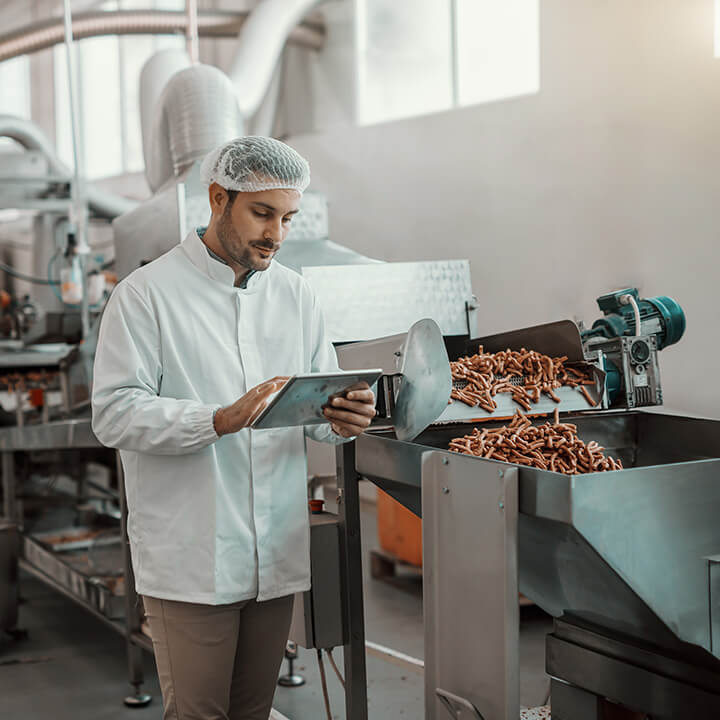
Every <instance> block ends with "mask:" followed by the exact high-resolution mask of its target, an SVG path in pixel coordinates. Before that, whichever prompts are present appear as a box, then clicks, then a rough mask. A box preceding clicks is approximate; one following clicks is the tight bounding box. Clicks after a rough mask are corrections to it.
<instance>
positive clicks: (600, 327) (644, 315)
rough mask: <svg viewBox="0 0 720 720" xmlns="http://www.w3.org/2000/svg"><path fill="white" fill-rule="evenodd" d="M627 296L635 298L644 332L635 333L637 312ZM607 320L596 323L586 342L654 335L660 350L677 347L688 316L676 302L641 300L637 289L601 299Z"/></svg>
mask: <svg viewBox="0 0 720 720" xmlns="http://www.w3.org/2000/svg"><path fill="white" fill-rule="evenodd" d="M627 296H631V297H632V298H634V300H635V302H636V303H637V306H638V309H639V311H640V332H636V331H635V309H634V307H633V305H632V303H631V302H628V301H627V300H626V297H627ZM597 304H598V307H599V308H600V309H601V310H602V311H603V315H604V317H601V318H600V319H599V320H596V321H595V322H594V323H593V326H592V328H591V329H589V330H584V331H583V332H582V339H583V342H585V341H587V340H589V339H590V338H595V337H604V338H608V339H611V338H616V337H623V336H627V337H632V336H633V335H646V336H647V335H650V336H653V337H654V338H655V342H656V343H657V349H658V350H662V349H663V348H666V347H668V345H674V344H675V343H676V342H678V340H680V338H682V336H683V333H684V332H685V313H684V312H683V309H682V308H681V307H680V305H678V303H677V302H676V301H675V300H673V299H672V298H669V297H665V296H660V297H654V298H647V299H642V300H641V299H640V295H639V293H638V291H637V288H627V289H625V290H616V291H615V292H612V293H608V294H607V295H602V296H601V297H599V298H598V299H597Z"/></svg>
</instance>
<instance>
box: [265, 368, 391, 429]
mask: <svg viewBox="0 0 720 720" xmlns="http://www.w3.org/2000/svg"><path fill="white" fill-rule="evenodd" d="M381 374H382V371H381V370H379V369H377V370H372V369H366V370H356V371H349V372H343V373H328V374H323V373H317V374H312V375H295V376H293V377H291V378H290V379H289V380H288V381H287V383H286V384H285V385H283V387H282V388H281V389H280V391H279V392H278V393H277V394H276V395H275V396H274V397H272V398H271V399H270V401H269V403H268V405H267V407H266V408H265V410H263V411H262V413H260V415H259V416H258V417H257V419H256V420H255V421H254V422H253V424H252V428H253V429H255V430H266V429H271V428H285V427H291V426H295V425H319V424H322V423H327V418H326V417H325V415H323V410H322V408H323V407H324V406H325V405H326V404H327V403H328V402H329V401H330V398H331V397H332V396H334V395H339V394H342V393H344V392H345V391H346V390H348V389H349V388H351V387H353V386H355V385H357V384H358V383H362V382H366V383H367V384H368V385H370V386H372V385H374V384H375V383H376V382H377V380H378V378H379V377H380V375H381Z"/></svg>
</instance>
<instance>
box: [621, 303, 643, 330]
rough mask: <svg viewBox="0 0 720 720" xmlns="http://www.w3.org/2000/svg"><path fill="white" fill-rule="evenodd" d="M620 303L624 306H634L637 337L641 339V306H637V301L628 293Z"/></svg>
mask: <svg viewBox="0 0 720 720" xmlns="http://www.w3.org/2000/svg"><path fill="white" fill-rule="evenodd" d="M620 302H621V303H623V304H624V305H632V309H633V315H634V316H635V337H640V335H641V334H642V332H641V328H640V324H641V323H640V306H639V305H638V304H637V300H636V299H635V298H634V297H633V296H632V295H630V294H629V293H628V294H627V295H623V296H622V297H621V298H620Z"/></svg>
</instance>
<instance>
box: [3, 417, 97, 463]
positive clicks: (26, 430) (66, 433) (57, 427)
mask: <svg viewBox="0 0 720 720" xmlns="http://www.w3.org/2000/svg"><path fill="white" fill-rule="evenodd" d="M94 447H102V445H101V444H100V442H99V441H98V439H97V438H96V437H95V435H94V434H93V431H92V427H91V424H90V418H89V417H84V418H77V419H72V420H58V421H56V422H51V423H43V424H40V425H25V426H23V427H5V428H0V452H3V455H4V456H5V455H7V453H5V452H4V451H6V450H8V451H14V450H53V449H62V448H94Z"/></svg>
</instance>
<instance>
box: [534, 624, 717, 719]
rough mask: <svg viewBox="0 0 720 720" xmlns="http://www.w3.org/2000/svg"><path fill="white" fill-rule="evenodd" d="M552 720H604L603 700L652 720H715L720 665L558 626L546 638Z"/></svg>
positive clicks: (569, 626)
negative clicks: (678, 656)
mask: <svg viewBox="0 0 720 720" xmlns="http://www.w3.org/2000/svg"><path fill="white" fill-rule="evenodd" d="M545 659H546V670H547V673H548V674H549V675H550V676H551V677H552V695H551V697H552V717H553V720H602V718H604V717H606V716H605V715H604V711H603V708H604V706H605V704H606V703H605V699H606V698H607V699H609V700H611V701H612V702H614V703H617V704H619V705H622V706H624V707H625V708H628V709H629V710H632V711H635V712H636V713H639V717H642V716H643V714H646V715H647V716H649V717H651V718H652V720H680V719H681V718H687V719H688V720H690V718H692V720H717V718H719V717H720V662H719V663H717V667H715V668H714V669H713V668H712V665H713V662H712V658H709V663H707V664H705V663H701V664H695V663H692V662H689V661H687V660H685V659H677V658H674V657H671V656H669V655H665V654H662V653H661V652H658V651H655V650H652V649H649V648H647V647H641V646H640V645H635V644H629V643H628V642H627V641H626V640H618V639H616V638H610V637H606V636H604V635H602V634H600V633H598V632H596V631H591V630H587V629H584V628H581V627H578V626H576V625H572V624H570V623H567V622H565V621H563V620H556V621H555V627H554V630H553V633H552V634H551V635H548V637H547V646H546V656H545Z"/></svg>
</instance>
